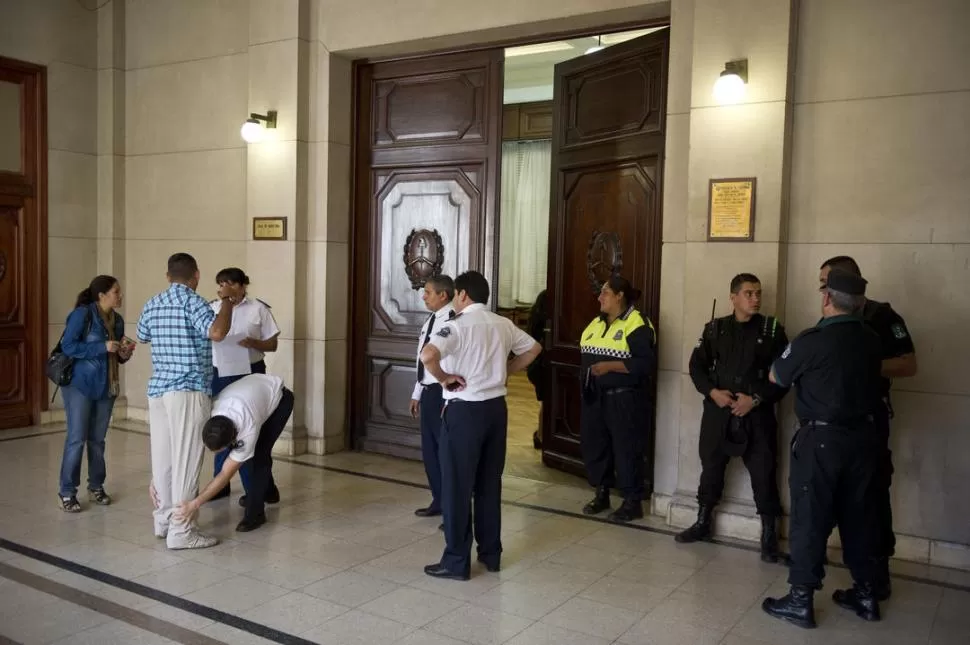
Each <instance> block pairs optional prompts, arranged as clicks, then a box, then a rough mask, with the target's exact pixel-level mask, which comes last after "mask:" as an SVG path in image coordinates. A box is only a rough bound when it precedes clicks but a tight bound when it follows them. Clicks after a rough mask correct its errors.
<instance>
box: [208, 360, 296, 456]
mask: <svg viewBox="0 0 970 645" xmlns="http://www.w3.org/2000/svg"><path fill="white" fill-rule="evenodd" d="M282 398H283V379H281V378H280V377H278V376H273V375H272V374H249V375H248V376H244V377H242V378H241V379H239V380H238V381H235V382H234V383H231V384H230V385H228V386H227V387H226V389H224V390H223V391H222V392H221V393H220V394H219V396H217V397H216V398H215V400H214V401H213V402H212V416H214V417H216V416H223V417H228V418H229V420H230V421H232V422H233V423H234V424H235V426H236V431H237V434H236V442H237V444H238V445H237V447H235V448H233V450H232V451H231V452H230V453H229V457H230V458H231V459H232V460H233V461H235V462H236V463H240V464H241V463H242V462H244V461H247V460H249V459H252V457H253V453H254V452H255V451H256V440H257V439H259V429H260V428H262V427H263V424H264V423H266V420H267V419H269V417H270V415H272V414H273V412H275V411H276V407H277V406H278V405H279V404H280V400H281V399H282ZM239 442H241V444H239Z"/></svg>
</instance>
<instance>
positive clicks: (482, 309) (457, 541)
mask: <svg viewBox="0 0 970 645" xmlns="http://www.w3.org/2000/svg"><path fill="white" fill-rule="evenodd" d="M488 296H489V288H488V281H487V280H486V279H485V276H483V275H482V274H481V273H478V272H477V271H468V272H466V273H463V274H461V275H460V276H458V278H457V279H456V280H455V299H454V300H453V301H452V304H453V305H454V307H455V311H456V312H457V315H456V316H455V317H454V318H453V319H452V320H450V321H448V322H446V323H445V324H444V325H443V326H442V328H441V329H439V330H438V331H437V332H436V333H435V334H434V335H432V337H431V340H429V341H428V344H427V345H426V346H425V347H424V349H423V350H422V351H421V361H422V362H423V363H424V367H425V370H426V371H427V372H428V373H430V374H431V375H432V376H434V378H435V379H437V381H438V382H439V383H441V384H442V385H443V386H444V399H445V410H444V413H443V414H442V423H441V437H440V442H439V448H438V455H439V458H440V460H441V474H442V487H441V503H442V512H443V515H444V528H445V542H446V545H445V551H444V554H443V555H442V556H441V560H440V561H439V562H437V563H435V564H429V565H428V566H426V567H425V568H424V572H425V573H426V574H428V575H429V576H432V577H434V578H446V579H450V580H468V578H469V575H470V572H471V549H472V524H471V522H470V520H471V506H472V495H473V494H474V497H475V517H474V529H475V531H474V532H475V539H476V541H477V542H478V561H479V562H481V563H482V564H484V565H485V567H486V569H488V570H489V571H498V570H499V568H500V566H501V557H502V540H501V535H500V534H501V521H502V509H501V503H502V471H503V470H504V469H505V442H506V438H507V436H508V418H509V415H508V408H507V407H506V405H505V394H506V388H505V382H506V379H507V378H508V374H509V373H510V372H518V371H521V370H524V369H525V368H526V367H528V366H529V363H531V362H532V361H534V360H535V358H536V357H537V356H538V355H539V352H540V351H541V348H540V346H539V344H538V343H536V342H535V340H533V339H532V337H531V336H529V335H528V334H527V333H525V332H524V331H522V330H521V329H519V328H518V327H516V326H515V325H514V324H513V323H512V321H510V320H508V319H507V318H503V317H501V316H499V315H497V314H494V313H492V312H491V311H489V310H488V309H487V308H486V305H487V303H488ZM509 353H512V354H515V358H514V359H513V360H511V361H509V360H508V357H509ZM442 359H448V361H449V362H448V366H449V368H451V369H452V372H453V373H451V374H449V373H447V372H445V371H444V370H443V369H442V367H441V360H442Z"/></svg>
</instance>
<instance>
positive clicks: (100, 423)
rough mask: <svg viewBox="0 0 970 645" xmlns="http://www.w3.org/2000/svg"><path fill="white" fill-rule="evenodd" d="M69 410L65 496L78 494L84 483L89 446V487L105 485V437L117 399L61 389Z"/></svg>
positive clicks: (63, 469)
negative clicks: (83, 461) (83, 465)
mask: <svg viewBox="0 0 970 645" xmlns="http://www.w3.org/2000/svg"><path fill="white" fill-rule="evenodd" d="M61 395H62V396H63V397H64V410H65V412H66V413H67V437H65V439H64V457H63V458H62V460H61V483H60V495H61V497H72V496H74V495H76V494H77V487H78V486H79V485H80V484H81V456H82V455H83V453H84V447H85V445H86V446H87V448H88V490H98V489H99V488H102V487H104V478H105V476H106V471H105V465H104V438H105V435H107V434H108V423H109V422H110V421H111V410H112V408H114V405H115V400H114V398H113V397H112V398H107V399H99V400H94V399H89V398H88V397H86V396H84V395H83V394H81V393H80V392H79V391H78V390H76V389H74V388H73V387H70V386H68V387H65V388H61Z"/></svg>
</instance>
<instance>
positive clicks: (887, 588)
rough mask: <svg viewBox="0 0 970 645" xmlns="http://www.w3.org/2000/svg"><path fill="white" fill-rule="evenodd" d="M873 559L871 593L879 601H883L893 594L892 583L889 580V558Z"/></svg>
mask: <svg viewBox="0 0 970 645" xmlns="http://www.w3.org/2000/svg"><path fill="white" fill-rule="evenodd" d="M875 560H876V561H875V563H874V564H873V571H874V575H873V582H872V595H873V596H874V597H875V598H876V600H878V601H879V602H885V601H887V600H889V597H890V596H891V595H893V588H892V583H890V582H889V558H876V559H875Z"/></svg>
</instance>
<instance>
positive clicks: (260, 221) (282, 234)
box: [253, 217, 286, 241]
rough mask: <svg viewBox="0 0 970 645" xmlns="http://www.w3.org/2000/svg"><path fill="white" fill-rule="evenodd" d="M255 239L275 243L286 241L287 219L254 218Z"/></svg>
mask: <svg viewBox="0 0 970 645" xmlns="http://www.w3.org/2000/svg"><path fill="white" fill-rule="evenodd" d="M253 239H254V240H259V241H273V240H285V239H286V218H285V217H254V218H253Z"/></svg>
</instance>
